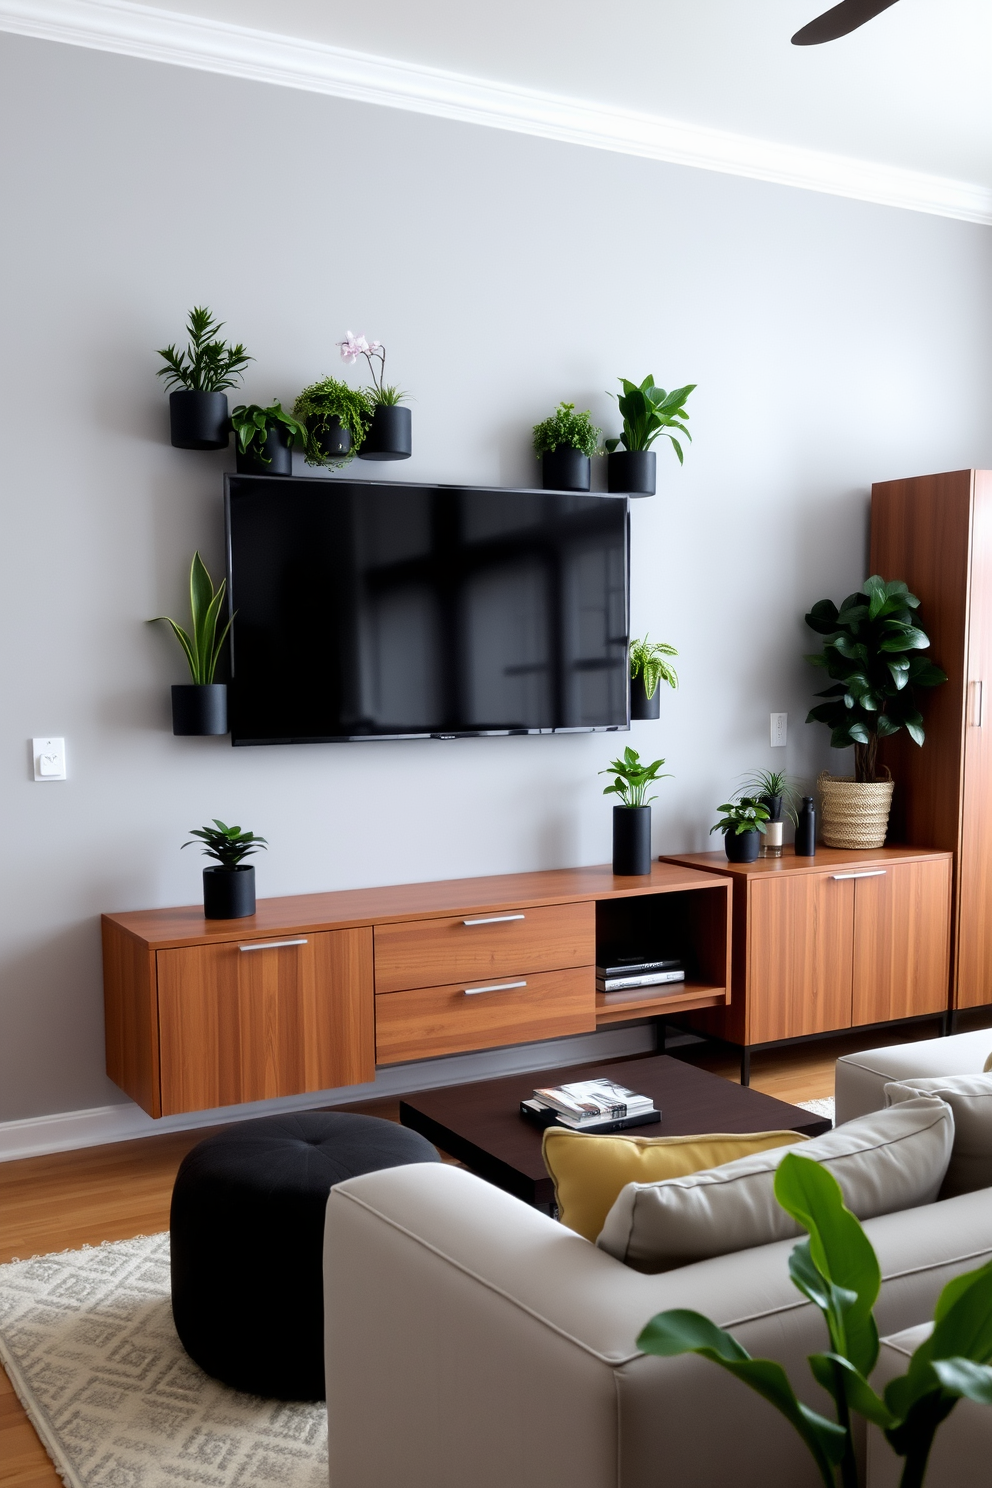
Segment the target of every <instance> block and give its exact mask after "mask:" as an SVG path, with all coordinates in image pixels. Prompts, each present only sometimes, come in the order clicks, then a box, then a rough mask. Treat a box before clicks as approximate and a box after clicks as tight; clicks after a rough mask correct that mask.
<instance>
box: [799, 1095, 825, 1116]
mask: <svg viewBox="0 0 992 1488" xmlns="http://www.w3.org/2000/svg"><path fill="white" fill-rule="evenodd" d="M796 1105H797V1106H799V1108H800V1109H801V1110H803V1111H812V1113H813V1115H814V1116H826V1118H827V1120H828V1121H833V1119H834V1098H833V1096H832V1095H827V1096H824V1097H823V1099H822V1100H808V1101H796Z"/></svg>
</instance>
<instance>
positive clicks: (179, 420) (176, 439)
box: [169, 389, 231, 450]
mask: <svg viewBox="0 0 992 1488" xmlns="http://www.w3.org/2000/svg"><path fill="white" fill-rule="evenodd" d="M169 422H170V424H171V426H172V443H173V445H174V446H175V448H176V449H192V450H216V449H227V441H228V438H229V436H230V432H231V419H230V414H229V412H228V407H227V394H226V393H191V392H189V390H188V389H180V390H178V391H177V392H174V393H170V394H169Z"/></svg>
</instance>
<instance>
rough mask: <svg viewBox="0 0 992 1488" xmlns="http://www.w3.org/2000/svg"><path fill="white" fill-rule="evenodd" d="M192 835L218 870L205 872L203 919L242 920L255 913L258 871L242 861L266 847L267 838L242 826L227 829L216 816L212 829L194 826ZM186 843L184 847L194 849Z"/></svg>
mask: <svg viewBox="0 0 992 1488" xmlns="http://www.w3.org/2000/svg"><path fill="white" fill-rule="evenodd" d="M190 833H191V835H192V836H193V837H198V838H199V839H200V841H201V842H205V843H206V847H205V848H204V849H203V852H204V854H205V855H206V857H208V858H216V859H217V863H218V866H217V867H216V868H204V870H203V918H204V919H205V920H242V919H245V918H246V917H247V916H248V915H253V914H254V913H255V869H254V868H253V867H252V865H251V864H250V863H245V862H244V861H243V860H244V859H245V858H246V857H248V856H249V854H250V853H254V852H258V850H259V848H262V849H263V850H264V849H265V847H266V841H265V838H264V837H256V836H255V834H254V832H242V830H241V828H240V827H228V826H225V825H224V823H223V822H222V821H218V819H217V817H216V816H215V817H214V824H213V826H212V827H191V828H190ZM195 846H196V843H195V842H184V843H183V847H195Z"/></svg>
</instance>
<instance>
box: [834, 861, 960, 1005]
mask: <svg viewBox="0 0 992 1488" xmlns="http://www.w3.org/2000/svg"><path fill="white" fill-rule="evenodd" d="M951 867H952V865H951V863H950V862H949V860H948V859H946V858H937V859H930V860H928V861H922V862H917V863H893V864H891V865H890V866H889V867H888V868H886V870H885V872H884V873H880V874H873V875H872V876H871V877H866V878H859V879H856V880H854V890H855V896H854V962H853V978H852V981H853V996H852V1004H851V1022H852V1024H854V1026H855V1027H857V1026H858V1025H859V1024H861V1023H886V1022H889V1021H890V1020H892V1019H895V1018H917V1017H920V1016H921V1015H923V1014H925V1013H943V1012H944V1011H945V1010H946V1008H947V984H948V962H949V955H950V923H951Z"/></svg>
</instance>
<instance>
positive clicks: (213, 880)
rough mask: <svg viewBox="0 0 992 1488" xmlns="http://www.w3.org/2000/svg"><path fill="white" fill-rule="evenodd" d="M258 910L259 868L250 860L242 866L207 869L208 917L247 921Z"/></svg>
mask: <svg viewBox="0 0 992 1488" xmlns="http://www.w3.org/2000/svg"><path fill="white" fill-rule="evenodd" d="M254 913H255V870H254V868H253V867H252V866H251V864H250V863H243V864H242V865H241V867H240V868H221V867H219V866H218V867H216V868H204V870H203V918H204V919H205V920H243V919H244V918H245V917H246V916H247V915H253V914H254Z"/></svg>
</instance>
